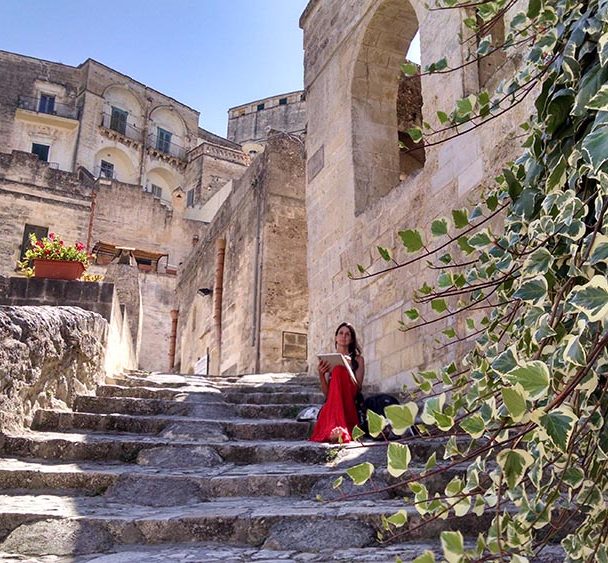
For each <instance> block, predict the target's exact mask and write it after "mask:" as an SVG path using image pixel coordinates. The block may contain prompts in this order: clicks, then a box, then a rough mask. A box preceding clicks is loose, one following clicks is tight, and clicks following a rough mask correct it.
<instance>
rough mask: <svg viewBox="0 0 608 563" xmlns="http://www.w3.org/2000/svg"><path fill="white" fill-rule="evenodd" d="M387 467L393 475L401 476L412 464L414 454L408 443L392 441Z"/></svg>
mask: <svg viewBox="0 0 608 563" xmlns="http://www.w3.org/2000/svg"><path fill="white" fill-rule="evenodd" d="M386 456H387V462H388V463H387V469H388V472H389V473H390V474H391V475H392V476H393V477H401V475H403V474H404V473H405V472H406V471H407V468H408V467H409V465H410V461H411V459H412V456H411V454H410V449H409V447H408V446H407V445H404V444H399V443H398V442H391V443H390V444H389V445H388V451H387V454H386Z"/></svg>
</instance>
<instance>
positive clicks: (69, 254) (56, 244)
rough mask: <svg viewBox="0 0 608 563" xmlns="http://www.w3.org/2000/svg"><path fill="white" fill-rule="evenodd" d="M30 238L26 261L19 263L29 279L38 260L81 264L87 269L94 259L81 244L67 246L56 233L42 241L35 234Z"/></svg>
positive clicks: (31, 234)
mask: <svg viewBox="0 0 608 563" xmlns="http://www.w3.org/2000/svg"><path fill="white" fill-rule="evenodd" d="M29 238H30V247H29V248H28V249H27V250H26V251H25V256H24V259H23V260H22V261H21V262H19V268H20V270H21V272H23V273H24V274H25V275H26V276H28V277H31V276H33V275H34V269H35V266H34V268H32V264H33V261H34V260H36V259H43V260H65V261H68V262H80V263H81V264H82V265H83V266H84V267H85V269H86V268H88V267H89V264H90V260H91V259H92V258H93V256H92V255H90V254H89V253H88V252H87V251H86V249H85V246H84V244H82V243H81V242H76V243H74V244H73V245H66V244H65V243H64V242H63V239H62V238H61V237H60V236H59V235H57V234H55V233H49V236H48V237H42V238H41V239H38V237H37V236H36V235H35V233H30V236H29ZM91 281H98V280H96V279H95V280H91Z"/></svg>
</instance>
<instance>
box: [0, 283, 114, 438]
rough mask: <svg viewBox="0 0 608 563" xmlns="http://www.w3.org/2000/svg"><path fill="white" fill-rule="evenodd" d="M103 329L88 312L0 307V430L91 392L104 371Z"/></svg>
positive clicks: (100, 320) (101, 322) (101, 321)
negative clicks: (43, 409) (39, 410)
mask: <svg viewBox="0 0 608 563" xmlns="http://www.w3.org/2000/svg"><path fill="white" fill-rule="evenodd" d="M82 285H85V284H82ZM106 334H107V323H106V321H105V320H104V319H103V318H102V317H101V316H100V315H99V314H97V313H94V312H92V311H85V310H83V309H79V308H76V307H46V306H45V307H6V306H2V307H0V342H1V345H0V431H2V432H5V431H10V430H14V429H17V428H19V427H22V426H24V425H25V426H27V425H29V424H30V423H31V421H32V418H33V415H34V413H35V411H36V410H37V409H39V408H67V407H70V406H71V404H72V402H73V400H74V397H75V396H76V395H77V394H85V393H92V392H93V390H94V388H95V386H96V385H98V384H99V383H101V381H102V379H103V376H104V369H103V365H104V346H105V343H106Z"/></svg>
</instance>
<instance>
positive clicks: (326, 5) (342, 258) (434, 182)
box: [300, 0, 527, 389]
mask: <svg viewBox="0 0 608 563" xmlns="http://www.w3.org/2000/svg"><path fill="white" fill-rule="evenodd" d="M461 17H464V16H461V14H459V13H458V12H457V11H452V10H449V11H444V12H441V11H440V12H437V11H435V12H429V11H427V10H426V8H425V7H424V5H423V2H413V3H412V4H411V5H410V4H408V3H407V2H404V1H402V0H337V1H335V2H322V1H319V0H311V2H310V3H309V5H308V7H307V8H306V10H305V12H304V14H303V15H302V18H301V20H300V24H301V26H302V27H303V30H304V47H305V60H304V67H305V87H306V92H307V98H306V104H307V111H308V129H307V137H306V148H307V158H308V163H307V191H306V193H307V213H308V232H309V237H308V283H309V291H310V295H311V300H310V332H309V358H310V359H311V360H312V359H313V355H314V354H315V353H316V352H318V351H319V350H324V349H328V347H330V346H331V342H332V338H333V333H334V331H335V327H336V326H337V325H338V324H339V322H341V321H343V320H347V321H350V322H352V323H353V324H354V325H355V327H356V328H357V329H358V331H359V334H360V336H361V339H362V341H363V344H364V355H365V358H366V361H367V378H368V381H369V382H370V383H376V384H379V385H380V386H381V387H384V388H387V389H388V388H395V387H397V386H399V385H400V384H403V383H407V382H409V381H411V379H410V377H411V372H412V371H414V370H418V369H425V368H428V367H430V366H433V365H436V364H437V363H443V362H444V361H446V360H448V361H449V360H450V358H453V357H456V356H457V355H459V353H460V350H458V349H457V348H450V349H449V351H448V352H445V351H443V352H441V353H439V352H438V351H437V350H436V349H435V346H434V343H433V337H434V335H435V333H436V331H437V330H438V329H439V330H441V329H442V328H445V327H438V326H437V325H433V326H432V327H430V328H429V329H427V330H426V331H425V330H420V331H418V332H410V333H405V334H404V333H402V332H400V331H399V321H400V320H401V319H402V315H403V312H404V311H405V310H407V309H409V308H410V307H411V306H412V305H411V298H412V293H413V290H414V289H415V288H417V287H419V286H420V285H421V284H422V283H423V281H425V280H427V279H429V278H428V276H429V273H428V271H427V270H426V268H425V266H424V264H421V265H418V264H417V265H413V266H412V267H409V268H405V269H402V270H398V271H396V272H393V273H391V274H388V275H384V276H380V277H377V278H371V279H368V280H362V281H351V280H349V278H348V275H347V274H348V272H349V271H351V272H356V271H357V264H362V265H363V266H365V267H369V268H370V269H371V270H372V271H375V270H377V269H380V268H382V267H383V266H385V265H386V263H385V262H384V261H382V260H381V259H380V258H379V256H378V253H377V251H376V247H377V246H378V245H381V246H384V247H387V248H389V249H390V250H391V251H392V252H393V253H394V255H395V258H396V259H397V260H402V259H404V258H405V256H404V252H403V251H402V246H401V244H400V241H399V237H398V236H397V234H396V233H397V231H398V230H401V229H405V228H422V229H423V230H425V231H427V234H428V227H429V225H430V223H431V221H432V220H433V219H435V218H437V217H440V216H447V215H449V213H450V210H451V209H453V208H455V207H459V206H464V205H468V204H471V203H475V202H476V199H477V198H478V193H479V189H480V188H481V187H483V186H484V185H486V184H489V183H491V182H492V179H493V178H494V176H495V175H496V173H498V172H499V171H500V168H501V165H502V163H504V162H506V161H507V160H508V159H509V158H511V157H512V156H513V155H514V154H516V153H517V143H516V142H514V141H513V134H514V132H515V130H516V126H517V124H518V123H520V122H522V121H523V120H524V118H525V115H526V111H527V109H526V107H525V104H521V105H520V106H518V107H517V108H516V110H515V111H512V112H509V113H508V114H506V115H505V116H504V117H503V118H499V119H495V120H493V121H492V122H491V123H489V124H488V125H487V126H484V127H481V128H479V129H475V130H474V131H471V132H468V133H467V134H465V135H462V136H459V137H457V138H455V139H453V140H451V141H447V142H445V143H443V144H440V145H437V146H434V147H427V150H426V162H425V163H424V167H423V168H422V169H421V170H419V171H418V172H416V173H412V174H409V175H407V176H406V177H403V178H400V166H399V164H400V158H399V157H400V155H399V149H398V145H397V139H398V132H399V123H398V116H397V112H396V103H397V96H398V91H399V64H400V63H401V62H402V61H403V57H404V54H405V53H406V52H407V47H408V45H409V42H410V41H411V39H412V38H413V36H414V34H415V33H416V30H417V28H418V27H419V28H420V39H421V53H422V61H421V62H422V66H424V65H426V64H429V63H430V62H432V61H436V60H439V59H440V58H441V57H442V56H444V55H446V54H447V55H448V65H449V66H450V67H457V66H458V65H459V64H462V63H463V62H464V57H465V55H466V53H465V52H464V47H463V46H462V45H461V44H460V41H459V33H460V32H461V31H463V30H465V28H464V27H463V24H462V21H461ZM438 29H441V33H440V34H438V33H437V30H438ZM472 66H473V65H471V66H470V67H467V68H465V69H464V70H463V71H461V72H453V73H450V74H443V75H440V76H436V77H434V76H425V77H423V79H422V83H421V87H422V100H423V108H422V116H423V119H424V120H425V121H428V122H429V123H430V124H431V125H432V126H436V127H437V128H438V125H437V117H436V113H435V112H436V111H437V110H439V109H445V110H447V111H450V109H451V108H452V106H453V104H454V103H455V101H456V100H457V99H459V98H461V97H463V96H465V95H468V94H469V93H470V92H471V88H474V86H475V84H476V83H477V84H478V81H477V77H475V76H471V72H473V70H474V69H472V68H471V67H472ZM515 134H516V133H515Z"/></svg>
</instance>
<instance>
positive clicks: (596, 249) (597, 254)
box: [589, 233, 608, 265]
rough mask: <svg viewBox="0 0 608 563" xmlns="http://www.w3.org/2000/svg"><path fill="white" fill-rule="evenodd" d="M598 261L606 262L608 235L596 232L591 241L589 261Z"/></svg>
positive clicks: (607, 258)
mask: <svg viewBox="0 0 608 563" xmlns="http://www.w3.org/2000/svg"><path fill="white" fill-rule="evenodd" d="M600 262H604V263H608V237H607V236H605V235H602V234H600V233H598V234H597V235H596V237H595V240H594V241H593V247H592V249H591V253H590V255H589V263H590V264H591V265H595V264H598V263H600Z"/></svg>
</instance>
